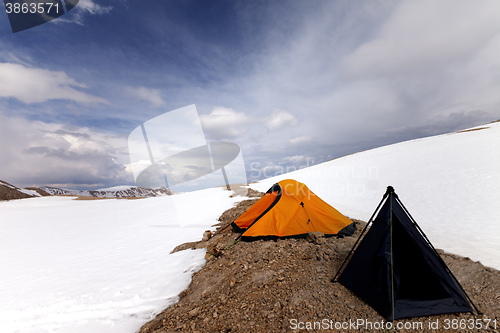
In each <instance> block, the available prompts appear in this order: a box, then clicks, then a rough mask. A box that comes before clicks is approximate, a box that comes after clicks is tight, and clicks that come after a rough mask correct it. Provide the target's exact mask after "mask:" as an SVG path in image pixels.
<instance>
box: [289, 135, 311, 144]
mask: <svg viewBox="0 0 500 333" xmlns="http://www.w3.org/2000/svg"><path fill="white" fill-rule="evenodd" d="M311 141H312V138H311V137H310V136H298V137H296V138H292V139H290V140H289V142H290V143H291V144H292V145H300V144H301V143H307V142H311Z"/></svg>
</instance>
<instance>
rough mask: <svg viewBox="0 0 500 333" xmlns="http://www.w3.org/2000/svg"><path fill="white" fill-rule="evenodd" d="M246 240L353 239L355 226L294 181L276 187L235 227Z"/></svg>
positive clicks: (243, 216) (243, 215) (277, 184)
mask: <svg viewBox="0 0 500 333" xmlns="http://www.w3.org/2000/svg"><path fill="white" fill-rule="evenodd" d="M232 226H233V228H234V229H235V230H236V231H239V232H243V234H242V239H243V240H255V239H269V238H276V237H300V236H306V235H307V233H308V232H309V231H311V232H314V231H321V232H322V233H324V234H325V235H352V234H353V233H354V231H356V226H355V223H354V222H352V221H351V220H349V219H348V218H347V217H345V216H344V215H342V214H341V213H339V211H337V210H336V209H335V208H333V207H332V206H330V205H329V204H327V203H326V202H324V201H323V200H321V198H320V197H318V196H317V195H316V194H314V193H313V192H312V191H311V190H309V189H308V188H307V186H306V185H304V184H302V183H299V182H298V181H295V180H292V179H286V180H282V181H280V182H278V183H276V184H274V185H273V186H272V187H271V188H270V189H269V190H268V191H267V193H266V194H265V195H264V196H263V197H262V198H260V199H259V200H258V201H257V202H256V203H255V204H254V205H253V206H252V207H250V208H249V209H247V211H246V212H244V213H243V214H242V215H241V216H240V217H239V218H238V219H236V220H235V221H234V222H233V223H232Z"/></svg>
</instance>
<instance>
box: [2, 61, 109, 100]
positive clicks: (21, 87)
mask: <svg viewBox="0 0 500 333" xmlns="http://www.w3.org/2000/svg"><path fill="white" fill-rule="evenodd" d="M75 87H76V88H86V85H85V84H83V83H79V82H76V81H75V80H74V79H72V78H70V77H69V76H68V75H66V73H64V72H54V71H49V70H46V69H40V68H30V67H25V66H23V65H21V64H12V63H0V98H2V97H3V98H8V97H12V98H16V99H18V100H20V101H22V102H24V103H41V102H45V101H48V100H51V99H66V100H73V101H75V102H81V103H104V104H109V102H108V101H106V100H105V99H103V98H101V97H97V96H92V95H89V94H86V93H84V92H81V91H79V90H76V89H75Z"/></svg>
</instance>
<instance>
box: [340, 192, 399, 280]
mask: <svg viewBox="0 0 500 333" xmlns="http://www.w3.org/2000/svg"><path fill="white" fill-rule="evenodd" d="M388 194H389V188H387V191H386V192H385V194H384V196H383V197H382V200H381V201H380V203H379V204H378V206H377V209H375V211H374V212H373V214H372V216H371V217H370V219H369V220H368V223H367V224H366V226H365V227H364V228H363V231H361V234H359V237H358V239H357V240H356V243H354V245H353V247H352V248H351V251H349V254H348V255H347V257H346V258H345V259H344V262H343V263H342V265H341V266H340V268H339V270H338V271H337V274H335V276H334V277H333V279H332V282H333V283H335V282H337V281H336V280H337V277H338V276H339V275H340V272H341V271H342V268H344V265H345V264H346V263H347V261H348V260H349V258H350V257H351V255H352V254H353V253H354V249H355V248H356V246H357V245H358V243H359V241H360V240H361V237H363V234H364V233H365V231H366V230H367V229H368V226H369V225H370V224H371V223H372V222H373V217H374V216H375V214H377V212H378V210H379V208H380V206H382V203H383V202H384V200H385V198H387V195H388Z"/></svg>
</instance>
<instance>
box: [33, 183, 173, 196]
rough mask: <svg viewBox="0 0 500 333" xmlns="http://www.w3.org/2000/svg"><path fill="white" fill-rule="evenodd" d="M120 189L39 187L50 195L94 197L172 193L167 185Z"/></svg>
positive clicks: (163, 194)
mask: <svg viewBox="0 0 500 333" xmlns="http://www.w3.org/2000/svg"><path fill="white" fill-rule="evenodd" d="M120 188H122V189H120V190H114V191H113V190H112V191H110V190H106V191H103V190H95V191H94V190H67V189H63V188H59V187H51V186H42V187H40V189H42V190H44V191H45V192H47V193H49V194H51V195H61V194H62V195H76V196H86V197H96V198H151V197H160V196H166V195H172V194H174V191H172V190H171V189H169V188H167V187H162V188H157V189H151V188H144V187H133V186H129V187H128V188H125V187H120Z"/></svg>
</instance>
